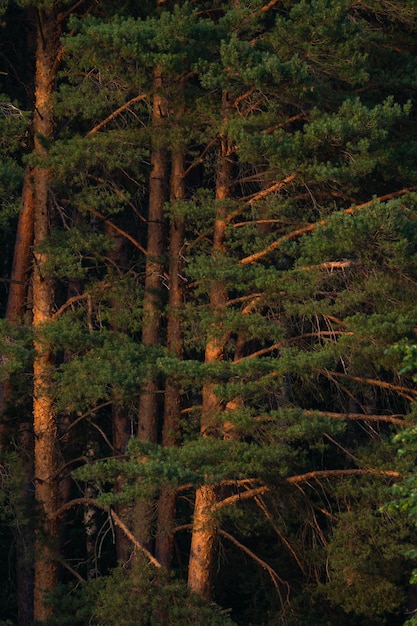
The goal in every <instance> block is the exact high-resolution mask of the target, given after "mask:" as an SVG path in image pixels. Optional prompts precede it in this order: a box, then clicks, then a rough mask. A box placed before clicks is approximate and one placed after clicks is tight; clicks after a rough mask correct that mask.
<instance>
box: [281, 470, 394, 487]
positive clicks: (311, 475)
mask: <svg viewBox="0 0 417 626" xmlns="http://www.w3.org/2000/svg"><path fill="white" fill-rule="evenodd" d="M366 475H371V476H387V477H389V478H400V477H401V474H400V473H399V472H394V471H392V470H373V469H340V470H317V471H314V472H307V473H306V474H298V475H297V476H289V477H288V478H287V479H286V481H287V483H290V484H292V485H294V484H297V483H303V482H307V481H309V480H312V479H313V480H319V479H321V478H333V477H334V478H343V477H344V476H366Z"/></svg>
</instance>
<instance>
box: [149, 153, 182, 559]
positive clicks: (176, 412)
mask: <svg viewBox="0 0 417 626" xmlns="http://www.w3.org/2000/svg"><path fill="white" fill-rule="evenodd" d="M170 195H171V202H172V203H173V215H172V216H171V226H170V237H169V255H170V260H169V301H168V325H167V347H168V349H169V350H170V351H171V352H173V353H174V354H175V355H176V356H177V357H178V358H181V357H182V355H183V341H182V328H181V326H182V324H181V309H182V306H183V300H184V280H183V279H182V277H181V272H182V267H183V265H184V262H183V258H182V250H183V246H184V226H185V224H184V218H183V216H182V215H176V214H175V201H177V200H183V199H184V198H185V185H184V154H183V151H182V149H178V150H176V151H175V152H174V153H173V155H172V166H171V192H170ZM180 417H181V398H180V392H179V390H178V385H176V384H175V381H173V380H172V378H169V379H168V380H167V382H166V385H165V406H164V423H163V429H162V445H163V446H173V445H176V444H177V443H178V437H179V427H180ZM175 510H176V493H175V490H174V489H172V487H169V486H166V487H163V488H162V491H161V495H160V498H159V501H158V521H157V535H156V558H157V559H158V561H159V562H160V563H161V565H164V566H165V567H167V568H168V569H170V568H171V565H172V557H173V548H174V535H173V528H174V524H175Z"/></svg>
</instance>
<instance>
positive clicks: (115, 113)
mask: <svg viewBox="0 0 417 626" xmlns="http://www.w3.org/2000/svg"><path fill="white" fill-rule="evenodd" d="M147 97H148V96H147V94H146V93H145V94H140V95H139V96H135V97H134V98H131V99H130V100H129V101H128V102H125V103H124V104H122V106H120V107H119V108H118V109H116V110H115V111H113V113H111V114H110V115H108V116H107V117H106V119H105V120H103V121H102V122H100V123H99V124H97V126H94V128H92V129H91V130H90V131H88V133H87V135H86V137H91V135H94V134H95V133H97V132H98V131H99V130H101V129H102V128H103V127H104V126H106V125H107V124H108V123H109V122H111V121H112V120H114V119H115V118H116V117H117V116H118V115H120V114H121V113H123V112H124V111H126V109H128V108H129V107H130V106H132V104H136V103H137V102H140V101H141V100H145V99H146V98H147Z"/></svg>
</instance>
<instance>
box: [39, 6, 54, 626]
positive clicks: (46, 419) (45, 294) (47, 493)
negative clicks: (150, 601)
mask: <svg viewBox="0 0 417 626" xmlns="http://www.w3.org/2000/svg"><path fill="white" fill-rule="evenodd" d="M38 17H39V19H38V32H37V51H36V78H35V112H34V118H33V130H34V150H35V154H37V155H38V157H39V158H40V159H41V158H42V157H43V156H46V154H47V147H46V146H47V142H48V141H50V140H51V139H52V138H53V132H54V120H53V108H52V97H53V92H54V82H55V78H56V72H57V68H58V62H59V55H60V40H59V38H60V29H59V24H58V22H57V19H56V16H55V14H54V12H53V11H52V10H46V9H45V10H43V9H41V10H39V12H38ZM50 177H51V173H50V171H49V170H48V169H47V168H45V167H43V166H42V165H41V164H39V165H37V166H36V167H35V168H34V170H33V193H34V244H35V249H34V266H33V328H34V333H35V339H34V352H35V354H34V366H33V376H34V389H33V418H34V435H35V450H34V456H35V496H36V500H37V504H38V510H39V514H40V517H41V523H40V524H39V526H38V529H37V534H36V545H35V590H34V617H35V620H39V621H42V620H45V619H46V618H47V616H48V615H49V613H50V610H49V608H48V607H47V606H46V604H45V593H47V592H49V591H51V590H53V589H54V587H55V586H56V583H57V561H56V552H55V551H56V548H57V546H56V540H57V536H58V528H57V522H56V521H55V519H54V517H53V514H54V512H55V510H56V508H57V504H58V501H59V489H58V479H57V469H58V461H57V454H58V449H57V448H58V438H57V423H56V417H55V412H54V407H53V401H52V381H51V367H52V360H51V352H50V346H49V344H48V340H47V338H46V337H45V334H44V325H45V324H47V323H48V322H49V321H50V320H51V316H52V312H53V304H54V284H53V282H52V280H51V279H50V278H49V277H48V275H47V272H46V270H45V264H46V261H47V255H46V253H45V251H43V250H42V245H43V244H44V243H45V241H46V239H47V237H48V235H49V232H50V222H51V215H50V202H49V185H50Z"/></svg>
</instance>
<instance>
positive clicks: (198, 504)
mask: <svg viewBox="0 0 417 626" xmlns="http://www.w3.org/2000/svg"><path fill="white" fill-rule="evenodd" d="M228 108H229V103H228V95H227V94H226V93H224V94H223V112H224V114H227V109H228ZM219 142H220V148H219V152H218V156H217V169H216V200H217V203H216V215H215V222H214V229H213V244H212V249H213V261H214V263H215V262H216V260H218V259H219V258H220V257H221V256H222V254H223V252H224V241H225V234H226V227H227V206H225V204H223V202H225V201H226V200H227V199H228V198H229V197H230V181H231V178H232V149H231V146H230V143H229V140H228V137H227V135H226V134H222V135H221V136H220V138H219ZM226 305H227V292H226V289H225V286H224V285H223V284H222V283H221V282H219V281H213V283H212V285H211V287H210V309H211V311H212V314H213V316H214V318H215V322H214V323H213V325H212V328H211V329H210V336H209V337H208V338H207V344H206V349H205V363H206V364H209V363H213V362H216V361H220V360H222V358H223V355H224V347H225V343H226V341H227V339H228V337H229V332H228V331H227V329H225V328H223V324H222V316H223V313H224V311H225V308H226ZM220 411H221V407H220V406H219V400H218V398H217V396H216V394H215V392H214V384H213V383H206V384H205V385H204V386H203V397H202V415H201V427H200V432H201V435H202V436H203V437H210V436H215V435H214V433H215V431H216V430H217V429H218V426H219V423H218V422H219V421H220V419H219V413H220ZM217 499H218V486H217V485H210V484H208V485H202V486H201V487H199V488H198V489H197V491H196V495H195V504H194V516H193V530H192V539H191V550H190V558H189V567H188V586H189V587H190V589H191V590H192V591H194V592H195V593H198V594H199V595H200V596H202V597H203V598H205V599H207V600H210V598H211V592H212V574H213V562H214V556H215V544H216V538H217V528H216V520H215V517H214V515H213V511H214V509H215V505H216V502H217Z"/></svg>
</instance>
